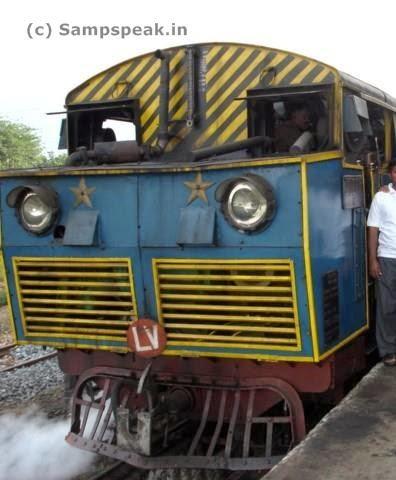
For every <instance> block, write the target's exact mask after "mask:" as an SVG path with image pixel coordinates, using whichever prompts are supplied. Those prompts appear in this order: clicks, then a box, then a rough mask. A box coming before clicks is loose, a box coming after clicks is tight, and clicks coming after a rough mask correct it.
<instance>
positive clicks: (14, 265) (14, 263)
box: [11, 257, 28, 337]
mask: <svg viewBox="0 0 396 480" xmlns="http://www.w3.org/2000/svg"><path fill="white" fill-rule="evenodd" d="M17 258H21V257H12V258H11V260H12V269H13V272H14V284H15V290H16V294H17V299H18V307H19V314H20V317H21V323H22V330H23V335H24V337H27V336H28V334H27V327H26V320H25V312H24V308H23V303H22V292H21V288H20V285H19V276H18V270H17Z"/></svg>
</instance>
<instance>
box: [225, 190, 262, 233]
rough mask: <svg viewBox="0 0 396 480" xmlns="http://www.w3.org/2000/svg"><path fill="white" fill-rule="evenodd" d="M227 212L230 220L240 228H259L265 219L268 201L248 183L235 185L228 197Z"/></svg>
mask: <svg viewBox="0 0 396 480" xmlns="http://www.w3.org/2000/svg"><path fill="white" fill-rule="evenodd" d="M227 210H228V213H229V216H230V220H232V221H233V222H234V224H235V225H236V226H239V227H240V228H243V229H245V228H252V227H254V226H257V225H258V224H260V223H261V222H262V220H263V219H264V218H265V214H266V212H267V199H266V198H265V197H264V195H262V194H261V193H260V192H259V191H258V189H257V188H256V187H255V186H254V185H252V184H250V183H247V182H241V183H238V184H237V185H235V186H234V187H233V188H232V189H231V191H230V193H229V196H228V200H227Z"/></svg>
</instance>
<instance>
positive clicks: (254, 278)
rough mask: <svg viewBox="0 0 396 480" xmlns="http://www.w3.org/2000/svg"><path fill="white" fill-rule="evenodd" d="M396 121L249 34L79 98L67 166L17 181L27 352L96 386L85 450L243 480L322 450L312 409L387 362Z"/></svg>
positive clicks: (328, 72)
mask: <svg viewBox="0 0 396 480" xmlns="http://www.w3.org/2000/svg"><path fill="white" fill-rule="evenodd" d="M395 111H396V101H395V100H394V99H392V98H390V97H389V96H387V95H386V94H384V93H383V92H382V91H380V90H378V89H376V88H374V87H372V86H370V85H367V84H365V83H362V82H360V81H358V80H356V79H354V78H352V77H350V76H348V75H345V74H343V73H340V72H339V71H337V70H335V69H334V68H332V67H329V66H327V65H325V64H322V63H319V62H317V61H315V60H312V59H309V58H306V57H304V56H301V55H297V54H292V53H288V52H284V51H279V50H275V49H271V48H264V47H259V46H251V45H241V44H233V43H208V44H197V45H187V46H182V47H175V48H170V49H166V50H158V51H156V52H153V53H149V54H146V55H142V56H140V57H136V58H132V59H131V60H128V61H125V62H123V63H121V64H119V65H116V66H114V67H112V68H110V69H108V70H106V71H104V72H102V73H99V74H98V75H95V76H94V77H92V78H90V79H89V80H87V81H85V82H84V83H83V84H81V85H80V86H79V87H77V88H75V89H74V90H73V91H71V92H70V93H69V94H68V96H67V98H66V113H67V118H66V120H65V121H64V122H63V124H62V130H61V143H62V144H63V145H67V148H68V151H69V157H68V160H67V163H66V165H65V166H63V167H57V168H43V169H30V170H13V171H4V172H1V173H0V175H1V213H2V215H1V232H2V256H3V261H4V266H5V271H6V283H7V291H8V300H9V306H10V313H11V315H12V318H13V326H14V333H15V339H16V341H17V342H18V343H20V344H25V343H33V344H39V345H51V346H55V347H56V348H58V349H59V363H60V366H61V368H62V370H63V371H64V372H65V373H66V374H68V375H70V376H73V377H75V378H76V385H75V389H74V393H73V398H72V425H71V431H70V433H69V434H68V437H67V440H68V442H69V443H71V444H72V445H74V446H76V447H79V448H82V449H86V450H90V451H95V452H99V453H101V454H104V455H107V456H110V457H114V458H118V459H121V460H123V461H126V462H128V463H130V464H132V465H136V466H138V467H141V468H147V469H155V468H170V467H180V468H207V469H234V470H243V469H265V468H269V467H270V466H272V465H273V464H274V463H276V462H277V461H278V460H279V458H281V456H282V454H283V453H284V452H285V451H287V450H288V449H289V448H290V446H291V445H293V444H295V443H296V442H298V441H299V440H301V439H302V438H303V436H304V434H305V420H304V409H303V403H302V398H303V397H304V396H306V395H308V394H309V395H312V394H315V395H318V396H319V395H320V394H325V395H327V396H328V395H329V394H334V395H336V394H337V393H338V392H339V390H340V389H341V388H342V386H343V385H344V383H345V382H346V380H347V379H348V378H350V377H351V376H352V375H353V374H354V373H356V372H358V371H359V370H361V369H362V368H363V367H364V365H365V353H366V349H367V335H364V333H365V332H366V331H367V330H368V328H369V323H370V321H371V311H372V303H373V298H372V297H373V295H372V292H371V285H369V282H368V277H367V269H366V235H365V230H366V227H365V217H366V211H365V210H366V207H367V205H369V202H370V199H371V197H372V195H373V193H374V192H375V191H376V189H377V188H378V185H379V182H380V173H381V167H382V166H383V165H384V164H385V163H386V162H388V161H389V160H390V159H391V157H392V155H393V148H394V137H395V125H394V118H395V117H394V112H395ZM296 112H300V113H301V112H303V113H304V115H305V117H306V126H305V127H304V128H299V126H298V125H297V124H296V123H294V124H293V121H294V120H295V116H296ZM282 135H283V137H284V138H283V139H282V141H280V137H281V136H282ZM286 145H287V146H286Z"/></svg>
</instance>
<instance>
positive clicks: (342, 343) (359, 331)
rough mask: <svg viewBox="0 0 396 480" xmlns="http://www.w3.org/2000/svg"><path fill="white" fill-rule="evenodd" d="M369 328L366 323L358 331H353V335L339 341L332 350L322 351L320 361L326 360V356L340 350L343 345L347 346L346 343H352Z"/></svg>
mask: <svg viewBox="0 0 396 480" xmlns="http://www.w3.org/2000/svg"><path fill="white" fill-rule="evenodd" d="M367 330H368V326H367V325H365V326H364V327H362V328H360V329H359V330H356V332H354V333H352V334H351V335H349V337H347V338H344V340H343V341H342V342H340V343H338V344H337V345H336V346H334V347H333V348H331V349H330V350H327V351H326V352H324V353H322V354H321V356H320V357H319V361H321V360H324V359H325V358H327V357H328V356H329V355H331V354H332V353H334V352H336V351H337V350H339V349H340V348H342V347H343V346H345V345H346V344H348V343H350V342H351V341H352V340H353V339H354V338H356V337H358V336H359V335H361V334H362V333H363V332H365V331H367Z"/></svg>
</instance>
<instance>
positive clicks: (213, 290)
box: [154, 259, 300, 350]
mask: <svg viewBox="0 0 396 480" xmlns="http://www.w3.org/2000/svg"><path fill="white" fill-rule="evenodd" d="M154 277H155V282H156V289H157V303H158V316H159V319H160V321H161V322H162V324H163V325H164V326H165V329H166V333H167V344H168V345H169V346H174V347H181V349H182V347H186V346H188V347H191V346H196V347H220V348H227V347H229V348H238V349H244V350H247V349H249V350H251V349H256V350H264V349H282V350H299V349H300V336H299V329H298V317H297V307H296V294H295V284H294V270H293V264H292V262H291V261H289V260H241V261H238V262H236V261H234V260H201V259H196V260H166V259H156V260H154Z"/></svg>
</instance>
